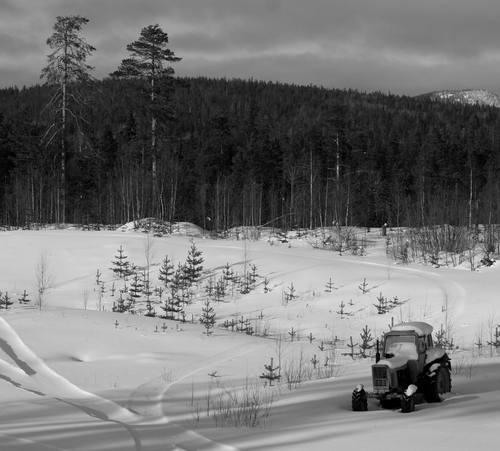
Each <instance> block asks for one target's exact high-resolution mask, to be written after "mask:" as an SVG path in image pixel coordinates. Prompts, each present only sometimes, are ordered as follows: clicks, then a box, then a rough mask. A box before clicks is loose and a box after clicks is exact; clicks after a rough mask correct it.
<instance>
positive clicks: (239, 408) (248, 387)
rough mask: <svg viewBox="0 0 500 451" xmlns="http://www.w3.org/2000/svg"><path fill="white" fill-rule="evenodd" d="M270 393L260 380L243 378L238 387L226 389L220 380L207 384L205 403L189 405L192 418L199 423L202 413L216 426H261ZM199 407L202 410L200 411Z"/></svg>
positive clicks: (271, 393) (267, 410)
mask: <svg viewBox="0 0 500 451" xmlns="http://www.w3.org/2000/svg"><path fill="white" fill-rule="evenodd" d="M272 404H273V391H272V390H271V389H270V388H268V387H264V386H263V385H262V384H261V383H260V381H257V380H252V379H250V377H246V378H245V379H244V381H243V384H242V386H241V387H235V386H231V387H226V386H225V385H224V384H223V383H222V382H221V381H220V380H218V381H217V384H216V385H215V384H214V383H213V382H210V383H209V384H208V387H207V391H206V393H205V404H204V406H200V403H199V402H192V403H191V406H192V412H191V414H192V416H193V418H194V419H195V421H196V422H199V421H200V417H201V415H202V412H205V414H206V416H207V417H208V418H211V419H212V420H213V422H214V423H215V425H216V426H217V427H224V426H232V427H240V426H243V427H252V428H255V427H263V426H264V425H265V421H266V420H267V419H268V418H269V416H270V414H271V407H272ZM202 407H203V408H202Z"/></svg>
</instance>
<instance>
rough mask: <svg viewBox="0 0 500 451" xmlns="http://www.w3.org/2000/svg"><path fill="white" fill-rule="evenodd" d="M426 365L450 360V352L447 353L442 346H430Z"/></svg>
mask: <svg viewBox="0 0 500 451" xmlns="http://www.w3.org/2000/svg"><path fill="white" fill-rule="evenodd" d="M426 357H427V358H426V362H425V364H426V366H428V365H430V364H431V363H433V362H437V361H440V362H449V361H450V358H449V357H448V354H446V351H445V350H444V349H441V348H429V349H428V350H427V356H426Z"/></svg>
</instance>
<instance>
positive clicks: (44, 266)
mask: <svg viewBox="0 0 500 451" xmlns="http://www.w3.org/2000/svg"><path fill="white" fill-rule="evenodd" d="M32 284H33V287H34V288H35V290H36V293H35V305H37V306H38V308H39V309H40V310H42V308H44V307H45V304H46V292H47V290H48V289H50V288H53V287H54V284H55V276H54V273H53V272H52V269H51V268H50V264H49V258H48V255H47V251H45V250H43V251H42V252H40V255H39V256H38V261H37V264H36V267H35V280H34V281H33V282H32Z"/></svg>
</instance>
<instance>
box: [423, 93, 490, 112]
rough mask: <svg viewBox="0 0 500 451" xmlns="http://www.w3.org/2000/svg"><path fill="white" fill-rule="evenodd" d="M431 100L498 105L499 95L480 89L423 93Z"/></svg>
mask: <svg viewBox="0 0 500 451" xmlns="http://www.w3.org/2000/svg"><path fill="white" fill-rule="evenodd" d="M424 96H428V97H430V98H431V99H433V100H446V101H450V102H458V103H465V104H469V105H487V106H494V107H497V108H499V107H500V97H498V96H497V95H496V94H493V93H492V92H489V91H485V90H480V89H463V90H455V91H453V90H445V91H435V92H431V93H429V94H424Z"/></svg>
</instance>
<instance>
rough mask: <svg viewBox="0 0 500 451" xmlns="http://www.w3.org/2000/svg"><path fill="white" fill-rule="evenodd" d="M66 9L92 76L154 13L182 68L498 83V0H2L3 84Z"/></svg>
mask: <svg viewBox="0 0 500 451" xmlns="http://www.w3.org/2000/svg"><path fill="white" fill-rule="evenodd" d="M70 14H80V15H82V16H84V17H87V18H88V19H89V23H88V25H87V26H86V27H85V28H84V30H83V31H82V36H84V37H85V38H86V39H87V42H89V43H90V44H92V45H94V46H95V47H96V48H97V51H96V52H95V54H94V56H93V58H92V61H89V63H90V64H92V65H93V66H95V67H96V73H95V74H94V75H96V76H97V77H99V78H100V77H103V76H106V75H107V74H108V73H110V72H112V71H113V70H115V69H116V67H117V65H118V64H119V63H120V61H121V59H123V58H125V57H127V56H128V55H127V52H126V45H127V44H129V43H130V42H132V41H133V40H135V39H137V38H138V37H139V34H140V31H141V29H142V28H143V27H145V26H147V25H150V24H154V23H158V24H159V25H160V26H161V27H162V28H163V30H164V31H166V32H167V33H168V34H169V37H170V47H171V49H172V50H173V51H174V52H175V54H176V55H177V56H180V57H182V58H183V59H182V61H181V62H179V63H177V64H176V65H175V67H174V68H175V70H176V73H177V74H179V75H190V76H196V75H202V76H212V77H223V76H225V77H228V78H231V77H240V78H250V77H253V78H258V79H264V80H271V81H282V82H287V83H297V84H311V83H312V84H318V85H323V86H325V87H339V88H353V89H359V90H367V91H372V90H381V91H391V92H395V93H400V94H417V93H420V92H426V91H432V90H436V89H444V88H450V89H452V88H457V89H459V88H470V87H475V88H481V89H489V90H492V91H494V92H497V93H500V82H499V81H497V78H498V77H497V73H498V72H500V40H499V39H498V37H497V35H498V32H497V23H496V21H497V18H498V17H500V2H498V0H476V1H475V2H470V1H464V0H432V1H431V0H419V1H414V2H402V1H401V0H309V1H307V2H306V1H304V0H202V1H200V0H43V1H40V0H15V1H14V0H0V30H1V34H0V44H1V45H0V63H1V64H0V85H2V86H8V85H12V84H17V83H18V80H21V79H22V80H27V81H28V82H27V83H28V84H30V83H36V82H38V74H39V73H40V70H41V68H42V67H43V65H44V64H45V62H46V53H48V48H46V46H45V41H46V39H47V37H48V36H49V35H50V34H51V33H52V26H53V24H54V22H55V17H56V16H57V15H63V16H64V15H70ZM20 62H22V63H20ZM17 71H19V72H17ZM16 74H17V75H16ZM30 80H31V82H30Z"/></svg>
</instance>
